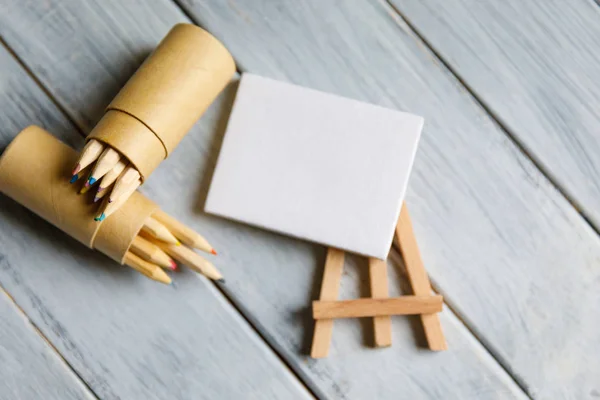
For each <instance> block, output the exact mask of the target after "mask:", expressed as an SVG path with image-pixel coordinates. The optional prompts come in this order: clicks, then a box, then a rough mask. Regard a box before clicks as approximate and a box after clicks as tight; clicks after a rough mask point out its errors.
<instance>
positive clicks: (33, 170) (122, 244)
mask: <svg viewBox="0 0 600 400" xmlns="http://www.w3.org/2000/svg"><path fill="white" fill-rule="evenodd" d="M77 157H78V155H77V152H76V151H75V150H74V149H72V148H71V147H69V146H67V145H66V144H64V143H62V142H61V141H60V140H58V139H57V138H55V137H54V136H52V135H51V134H50V133H48V132H46V131H45V130H43V129H42V128H39V127H37V126H30V127H28V128H26V129H24V130H23V131H21V133H19V134H18V135H17V136H16V137H15V139H13V141H12V142H11V144H10V145H9V146H8V147H7V148H6V150H5V151H4V153H3V154H2V156H1V157H0V192H2V193H4V194H6V195H7V196H8V197H11V198H12V199H13V200H15V201H17V202H18V203H20V204H22V205H24V206H25V207H27V208H28V209H29V210H31V211H33V212H34V213H35V214H37V215H39V216H40V217H42V218H43V219H45V220H46V221H48V222H50V223H51V224H53V225H55V226H56V227H58V228H59V229H61V230H62V231H64V232H66V233H67V234H69V235H70V236H72V237H74V238H75V239H77V240H78V241H80V242H81V243H83V244H85V245H86V246H87V247H90V248H96V249H98V250H99V251H101V252H103V253H104V254H106V255H108V256H109V257H111V258H112V259H113V260H115V261H117V262H119V263H122V261H123V259H124V257H125V254H126V252H127V249H129V246H130V245H131V242H133V239H134V238H135V236H136V235H137V234H138V232H139V231H140V229H141V228H142V226H143V224H144V221H145V220H146V218H148V216H150V215H151V214H152V213H153V212H154V211H155V210H156V209H157V208H158V207H157V206H156V204H154V203H153V202H152V201H150V200H148V199H147V198H146V197H144V196H143V195H142V194H140V193H138V192H136V193H134V194H133V195H132V196H131V197H130V198H129V199H128V200H127V202H125V204H124V205H123V206H122V207H121V209H119V210H118V211H117V215H113V216H112V218H108V219H106V220H105V221H103V222H96V221H94V215H95V213H96V212H97V209H98V205H97V204H93V203H91V202H90V201H89V199H88V198H87V196H81V195H79V194H78V193H77V192H76V191H75V190H73V186H72V185H71V184H69V176H70V172H71V169H72V168H73V165H74V164H75V162H76V161H77Z"/></svg>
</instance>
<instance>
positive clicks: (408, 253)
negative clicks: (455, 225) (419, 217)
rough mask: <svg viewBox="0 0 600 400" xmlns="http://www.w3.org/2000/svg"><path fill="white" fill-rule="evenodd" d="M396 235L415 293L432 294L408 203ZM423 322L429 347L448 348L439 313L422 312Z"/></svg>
mask: <svg viewBox="0 0 600 400" xmlns="http://www.w3.org/2000/svg"><path fill="white" fill-rule="evenodd" d="M396 237H397V238H398V243H399V244H400V252H401V253H402V258H403V259H404V264H405V265H406V272H407V274H408V279H409V280H410V284H411V286H412V289H413V292H414V294H415V295H417V296H428V295H430V294H431V284H430V282H429V277H428V276H427V271H426V270H425V267H424V266H423V260H422V259H421V254H420V253H419V247H418V245H417V240H416V238H415V235H414V232H413V227H412V223H411V221H410V216H409V215H408V208H407V207H406V203H404V204H403V205H402V210H401V211H400V219H399V220H398V225H397V226H396ZM421 322H422V323H423V328H424V330H425V336H426V338H427V343H428V345H429V348H430V349H431V350H436V351H439V350H447V349H448V346H447V344H446V339H445V338H444V333H443V332H442V326H441V324H440V318H439V316H438V315H437V314H422V315H421Z"/></svg>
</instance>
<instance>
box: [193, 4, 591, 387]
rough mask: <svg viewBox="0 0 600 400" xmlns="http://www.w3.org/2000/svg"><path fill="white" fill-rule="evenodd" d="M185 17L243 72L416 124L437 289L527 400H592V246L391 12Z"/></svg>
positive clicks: (417, 197)
mask: <svg viewBox="0 0 600 400" xmlns="http://www.w3.org/2000/svg"><path fill="white" fill-rule="evenodd" d="M184 5H185V7H186V9H187V10H188V12H189V13H190V14H192V15H194V16H195V18H196V19H197V20H198V21H199V22H200V23H201V24H202V25H205V26H206V27H207V28H208V29H210V30H211V31H212V32H213V33H215V34H216V35H217V36H218V37H219V38H221V39H222V40H223V41H224V42H225V44H226V45H227V46H228V47H229V48H230V49H231V50H232V52H233V54H234V56H235V57H236V59H237V60H238V62H239V66H240V67H241V69H243V70H247V71H250V72H256V73H259V74H263V75H266V76H270V77H276V78H281V79H285V80H289V81H291V82H293V83H299V84H304V85H307V86H310V87H313V88H317V89H321V90H327V91H331V92H334V93H338V94H342V95H347V96H350V97H354V98H357V99H360V100H369V101H373V102H375V103H377V104H380V105H384V106H391V107H396V108H399V109H400V110H403V111H409V112H413V113H415V114H417V115H424V116H425V119H426V123H425V132H424V134H423V138H422V143H421V147H420V150H419V153H418V156H417V162H416V165H415V169H414V170H413V177H412V180H411V186H410V189H409V198H408V203H409V205H410V206H411V212H412V214H413V219H414V222H415V225H416V231H417V235H418V237H419V242H420V245H421V247H422V250H423V254H424V259H425V264H426V265H427V267H428V269H429V272H430V273H431V275H432V276H433V279H434V281H435V282H436V284H437V285H438V286H439V287H440V288H441V290H442V291H443V292H444V294H445V295H446V296H447V298H448V300H449V301H450V302H451V304H452V305H453V306H454V307H455V308H456V309H457V310H458V311H459V312H460V314H461V317H462V318H463V319H464V320H465V321H466V322H467V323H468V324H469V326H470V327H471V329H473V331H474V332H475V333H476V334H477V335H478V336H479V337H480V338H481V339H482V340H484V341H485V343H486V345H487V346H488V347H489V348H490V349H491V350H492V351H493V352H494V354H495V356H496V357H497V358H498V359H499V360H500V361H501V362H502V363H503V364H504V365H505V366H506V368H507V369H508V370H509V371H511V373H512V374H513V376H514V377H515V378H516V379H517V380H518V381H519V382H520V384H521V385H523V386H524V387H525V388H526V389H527V390H528V392H529V393H530V394H532V395H534V396H536V397H539V398H556V397H566V398H582V397H586V396H590V395H592V394H596V393H599V392H600V388H599V387H598V384H597V380H596V379H595V378H596V377H597V376H598V375H599V374H600V359H598V358H597V357H594V356H593V354H598V353H599V352H600V340H598V338H599V337H600V324H599V323H598V322H597V319H596V317H595V316H596V313H597V310H598V308H599V307H600V293H599V292H598V291H597V290H595V287H594V285H592V284H591V282H598V279H600V271H599V270H598V268H597V263H598V259H600V258H599V257H600V247H599V245H600V243H599V240H598V238H597V236H596V234H595V233H594V232H593V231H592V230H591V229H590V228H589V227H588V225H587V224H586V223H585V222H584V221H583V220H582V219H581V218H580V216H579V215H578V214H577V212H576V211H575V210H574V209H573V208H572V207H571V206H570V205H569V204H568V202H567V201H566V200H565V199H564V198H563V197H562V196H561V195H560V194H559V193H557V192H556V190H555V189H554V188H553V186H552V185H551V184H550V183H549V182H548V181H547V180H546V179H545V178H544V177H543V176H542V175H541V174H540V173H539V171H538V170H537V169H536V168H535V167H534V166H533V165H532V164H531V163H530V162H529V160H528V159H527V157H525V156H523V154H521V153H520V152H519V151H518V150H517V149H516V148H515V146H514V145H513V144H512V143H511V141H510V140H508V139H507V137H506V136H505V135H504V133H503V132H502V131H501V130H500V129H498V127H497V126H496V125H495V123H494V122H493V121H491V120H490V119H489V118H488V117H487V115H486V114H485V112H484V111H483V110H481V109H480V108H479V107H478V106H477V105H476V104H475V102H474V101H472V99H471V98H470V97H469V96H468V94H466V93H465V91H464V90H462V88H461V85H460V84H459V82H457V81H456V80H455V79H454V78H453V77H452V76H451V75H450V74H449V73H448V71H446V70H445V69H444V68H443V67H442V66H440V65H439V64H438V63H436V62H435V61H434V60H433V57H432V55H431V54H430V53H429V52H428V51H427V50H426V49H425V48H424V47H423V46H422V44H421V43H420V42H419V40H418V39H416V38H414V37H413V36H412V34H411V33H410V30H409V29H408V28H407V27H406V26H404V25H403V24H402V23H401V21H399V20H398V19H397V17H396V16H395V13H394V12H393V11H392V10H391V9H389V8H388V7H387V6H386V5H385V4H382V3H377V2H368V1H349V2H335V3H333V2H318V1H313V2H307V1H305V2H294V3H286V4H281V3H278V4H273V3H271V2H267V1H263V2H252V4H251V5H250V4H248V3H246V2H241V1H234V2H229V3H227V4H225V3H223V2H218V1H209V2H206V1H203V2H200V1H193V2H189V1H188V2H185V3H184ZM395 20H396V21H395ZM282 262H283V260H282ZM259 265H260V266H261V268H266V267H265V266H264V263H263V264H259ZM285 265H286V267H287V268H289V269H291V267H292V266H291V265H290V262H289V261H285ZM298 267H299V266H298V265H296V268H298ZM273 273H275V271H273ZM286 274H290V272H288V271H287V270H286ZM280 279H282V278H280ZM290 282H292V281H290ZM245 284H247V283H245ZM281 295H282V296H285V294H283V293H282V294H281ZM287 296H289V294H287ZM248 297H250V296H247V297H244V301H249V300H247V298H248ZM256 309H259V310H262V308H256ZM257 317H258V318H259V319H260V320H261V321H263V323H265V324H267V323H269V322H267V321H270V320H271V319H272V317H271V316H270V315H269V313H268V312H264V313H262V314H260V315H258V316H257ZM284 337H285V336H284ZM337 340H340V339H337ZM338 343H339V342H338ZM345 343H348V342H345ZM394 343H398V340H394ZM450 348H452V343H450ZM412 362H413V360H412V359H410V363H409V364H411V365H412ZM361 365H368V364H361ZM331 367H332V369H333V370H334V372H331V374H333V375H336V374H337V375H336V376H338V378H341V377H343V376H345V373H343V372H341V371H340V370H339V366H337V365H335V362H332V364H331ZM358 369H359V370H360V368H358ZM356 373H357V375H359V374H360V373H359V372H356ZM363 394H365V395H366V393H363Z"/></svg>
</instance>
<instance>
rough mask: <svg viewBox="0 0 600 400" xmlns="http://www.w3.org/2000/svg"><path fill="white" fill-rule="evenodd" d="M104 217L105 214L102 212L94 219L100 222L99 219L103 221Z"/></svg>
mask: <svg viewBox="0 0 600 400" xmlns="http://www.w3.org/2000/svg"><path fill="white" fill-rule="evenodd" d="M105 218H106V214H104V213H102V214H100V216H99V217H95V218H94V221H98V222H101V221H104V219H105Z"/></svg>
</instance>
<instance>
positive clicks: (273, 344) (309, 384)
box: [172, 0, 600, 400]
mask: <svg viewBox="0 0 600 400" xmlns="http://www.w3.org/2000/svg"><path fill="white" fill-rule="evenodd" d="M172 1H173V3H174V4H175V6H176V7H177V8H179V10H180V11H181V12H182V13H183V15H184V16H185V17H186V18H188V19H189V20H190V21H191V22H193V23H194V24H196V25H198V26H200V27H202V28H203V29H206V28H205V27H204V26H202V24H200V23H199V21H197V20H196V19H195V18H194V16H193V15H191V14H190V13H188V12H187V10H186V9H185V7H184V6H182V5H181V0H172ZM598 1H600V0H598ZM379 2H380V3H381V5H382V6H383V7H384V8H385V9H386V10H387V11H388V14H390V16H391V17H392V18H393V19H394V21H395V22H398V21H397V20H396V19H395V17H399V18H401V19H402V20H404V21H405V23H406V25H407V27H408V28H409V29H410V30H411V33H412V34H413V37H414V39H415V41H418V40H421V41H422V42H423V44H424V45H425V46H427V48H428V49H429V50H430V51H431V52H432V53H433V54H432V55H433V56H434V57H436V58H437V59H439V60H440V62H441V63H442V65H444V66H445V67H446V68H447V69H448V71H449V72H450V73H452V74H453V75H454V76H456V75H455V74H454V72H453V71H452V69H450V68H449V67H448V66H447V65H446V63H445V62H444V61H443V60H442V59H441V57H440V56H439V55H438V54H437V53H436V52H435V51H434V50H433V49H432V48H431V46H430V45H429V43H427V42H426V41H425V40H424V39H423V38H422V37H421V35H419V34H418V33H417V32H416V30H415V29H414V28H413V26H412V25H411V24H409V23H408V22H407V21H406V19H405V18H404V17H403V16H402V14H401V13H400V12H399V11H398V10H396V8H395V7H394V6H393V5H391V4H390V3H388V0H379ZM206 30H207V31H208V29H206ZM234 60H235V57H234ZM236 71H237V73H238V74H240V75H241V74H242V73H243V69H242V68H240V67H239V65H238V63H237V62H236ZM457 79H458V81H459V83H460V84H461V85H463V86H465V87H466V89H467V90H468V92H469V93H470V94H471V96H473V97H474V100H475V102H476V103H478V104H479V105H480V106H481V107H482V108H483V109H484V111H485V112H487V113H488V114H489V111H488V110H487V108H486V107H484V106H483V105H482V104H481V102H479V99H478V98H477V97H475V96H474V94H473V93H472V91H471V90H470V88H469V87H467V86H466V85H465V84H464V82H463V81H462V80H461V79H460V78H458V77H457ZM491 118H492V120H493V121H496V123H497V124H498V125H499V126H500V128H501V129H502V130H504V131H505V129H504V127H503V125H502V124H500V123H499V122H498V121H497V120H496V118H495V117H494V116H493V115H491ZM507 135H508V137H509V139H510V138H511V135H509V134H508V133H507ZM513 141H515V140H514V139H513ZM515 142H516V141H515ZM516 145H517V148H518V149H521V150H522V151H523V152H524V153H525V155H526V156H528V154H527V152H526V151H525V150H524V149H523V148H522V146H520V145H519V143H518V142H516ZM528 157H529V156H528ZM530 159H531V158H530ZM534 166H535V167H538V165H537V163H535V162H534ZM542 173H543V172H542ZM551 183H553V181H551ZM559 192H560V191H559ZM560 193H561V194H562V192H560ZM563 196H564V194H563ZM565 198H567V200H568V201H569V199H568V197H566V196H565ZM569 202H570V201H569ZM570 203H571V204H573V203H572V202H570ZM574 208H575V209H576V210H577V211H578V208H577V207H575V206H574ZM580 215H582V214H580ZM582 217H584V219H585V220H586V222H588V223H589V221H588V220H587V218H585V216H583V215H582ZM591 226H592V229H594V230H595V231H596V232H597V233H598V231H597V230H596V229H595V228H594V227H593V225H591ZM599 234H600V233H599ZM392 251H395V252H396V253H397V255H398V256H399V257H400V259H402V257H401V256H400V253H399V248H398V247H397V244H396V243H393V245H392V248H391V249H390V253H391V252H392ZM390 255H391V254H390ZM388 259H389V255H388ZM430 279H431V278H430ZM430 284H431V287H432V290H433V291H434V292H435V293H437V294H440V295H442V296H443V294H442V292H441V291H440V290H439V289H438V288H437V285H436V284H435V281H433V280H431V283H430ZM215 286H216V287H217V289H218V290H219V291H220V292H221V293H223V295H224V296H225V297H226V298H227V300H228V301H229V302H230V303H231V304H232V306H233V307H234V308H235V309H236V310H237V311H238V312H239V313H240V315H241V316H242V317H243V318H244V319H245V320H246V321H247V322H248V324H250V325H251V326H252V327H253V328H254V329H255V331H256V332H257V334H258V335H259V336H260V337H261V338H262V339H263V340H264V341H265V343H266V344H267V345H268V346H269V347H270V348H271V349H272V350H273V351H274V352H275V354H277V356H278V357H279V358H280V359H281V361H282V362H283V363H284V364H285V365H287V366H288V369H290V370H291V371H292V373H294V375H296V377H297V378H298V379H299V380H300V381H301V382H303V383H304V385H305V386H306V388H307V390H309V391H310V392H311V394H312V395H313V396H316V397H317V398H326V396H324V395H323V393H322V392H321V391H320V390H319V388H318V387H317V385H315V384H314V383H313V381H312V378H311V377H309V376H308V375H307V374H305V373H304V372H303V371H302V370H301V369H300V368H298V369H296V367H295V366H294V365H293V364H292V363H291V362H288V361H287V359H286V357H285V356H284V355H283V354H285V352H286V350H285V349H284V348H282V347H281V346H279V345H278V344H277V341H276V340H275V339H274V338H272V337H270V336H268V335H267V334H266V333H263V331H264V332H267V330H266V329H260V328H264V327H263V326H262V325H261V324H260V323H259V322H258V321H256V320H255V319H253V318H252V314H251V313H250V312H249V310H247V309H245V308H244V307H243V306H241V305H238V304H237V303H238V302H237V301H236V300H235V296H233V295H230V294H229V293H228V292H227V291H226V290H224V289H223V288H222V287H221V286H219V285H217V284H216V283H215ZM446 299H447V297H446V296H444V303H445V304H446V306H447V307H448V309H449V311H450V312H451V313H452V314H454V316H455V317H456V318H457V319H458V320H459V321H460V322H461V324H462V325H463V326H464V327H465V330H466V332H467V333H468V334H470V335H471V337H472V338H473V339H474V340H475V341H477V342H478V343H479V344H480V345H481V347H482V349H483V350H484V351H485V352H487V354H488V355H489V356H490V358H491V359H493V360H494V361H495V362H496V363H497V364H498V366H499V368H500V369H501V370H503V371H504V372H505V373H506V376H507V377H508V378H509V379H511V380H512V381H513V383H514V384H515V385H516V386H517V387H518V388H519V389H520V390H521V391H522V393H523V395H524V396H526V397H527V398H529V399H532V400H533V398H532V397H531V395H530V394H529V391H528V390H527V388H528V386H527V384H526V383H525V382H523V380H522V379H521V378H520V377H519V376H518V375H517V374H515V373H514V372H513V371H512V368H511V367H510V366H509V365H508V363H507V362H506V361H505V360H504V359H503V358H502V357H500V356H499V355H498V354H496V353H495V352H494V351H493V350H491V349H492V346H491V345H490V344H489V343H488V342H487V341H486V340H485V339H482V338H481V337H480V336H479V335H478V334H477V332H476V331H475V330H474V329H472V328H471V327H470V326H469V325H467V320H466V319H465V318H464V317H463V316H462V315H461V314H460V313H458V311H457V309H456V307H454V306H453V305H451V304H449V303H448V302H447V301H446Z"/></svg>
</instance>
